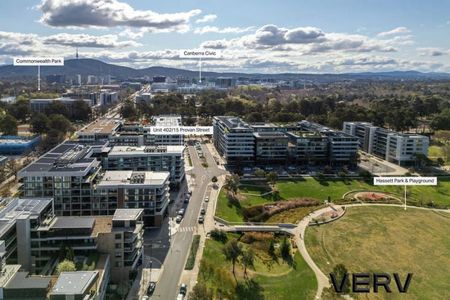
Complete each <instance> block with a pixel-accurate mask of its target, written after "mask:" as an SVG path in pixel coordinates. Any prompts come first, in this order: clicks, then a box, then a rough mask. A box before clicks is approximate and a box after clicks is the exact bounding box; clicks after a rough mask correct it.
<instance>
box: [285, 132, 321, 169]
mask: <svg viewBox="0 0 450 300" xmlns="http://www.w3.org/2000/svg"><path fill="white" fill-rule="evenodd" d="M286 134H287V136H288V137H289V156H290V157H291V159H292V161H294V162H297V163H300V164H315V163H317V164H323V163H326V162H328V138H327V137H326V136H325V135H322V134H320V133H317V132H310V131H292V132H287V133H286Z"/></svg>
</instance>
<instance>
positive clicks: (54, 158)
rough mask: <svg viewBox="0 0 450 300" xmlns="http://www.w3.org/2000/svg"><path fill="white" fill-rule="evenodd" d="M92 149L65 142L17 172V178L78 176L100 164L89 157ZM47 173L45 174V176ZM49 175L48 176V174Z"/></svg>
mask: <svg viewBox="0 0 450 300" xmlns="http://www.w3.org/2000/svg"><path fill="white" fill-rule="evenodd" d="M91 154H92V148H91V147H90V146H87V145H81V144H79V143H77V142H71V141H67V142H64V143H62V144H59V145H58V146H56V147H55V148H53V149H51V150H50V151H48V152H47V153H45V154H44V155H42V156H41V157H39V158H38V159H37V160H35V161H34V162H32V163H31V164H29V165H28V166H26V167H25V168H23V169H22V170H20V171H19V172H18V176H19V178H22V177H27V176H52V175H54V176H64V175H66V174H67V176H80V175H85V174H87V172H88V171H89V170H91V168H92V167H96V166H98V165H99V164H100V162H98V161H97V160H96V159H95V158H93V157H91ZM46 173H47V174H46ZM48 173H50V174H48Z"/></svg>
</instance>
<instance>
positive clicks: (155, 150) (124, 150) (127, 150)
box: [108, 145, 185, 157]
mask: <svg viewBox="0 0 450 300" xmlns="http://www.w3.org/2000/svg"><path fill="white" fill-rule="evenodd" d="M184 148H185V147H184V146H178V145H173V146H172V145H167V146H140V147H133V146H114V147H112V149H111V151H110V152H109V153H108V156H109V157H113V156H126V155H135V154H140V155H149V156H150V155H159V154H160V153H167V154H182V153H183V151H184Z"/></svg>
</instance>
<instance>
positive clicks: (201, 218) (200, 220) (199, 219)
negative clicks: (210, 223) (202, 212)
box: [198, 216, 205, 224]
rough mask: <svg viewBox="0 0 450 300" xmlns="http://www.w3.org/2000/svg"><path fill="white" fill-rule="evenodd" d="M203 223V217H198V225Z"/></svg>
mask: <svg viewBox="0 0 450 300" xmlns="http://www.w3.org/2000/svg"><path fill="white" fill-rule="evenodd" d="M204 221H205V217H203V216H200V217H198V223H199V224H203V222H204Z"/></svg>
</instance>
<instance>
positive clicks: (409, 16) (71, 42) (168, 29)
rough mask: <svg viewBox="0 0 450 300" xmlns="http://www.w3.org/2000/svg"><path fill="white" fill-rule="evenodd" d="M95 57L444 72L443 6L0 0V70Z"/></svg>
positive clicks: (235, 68) (253, 69) (446, 20)
mask: <svg viewBox="0 0 450 300" xmlns="http://www.w3.org/2000/svg"><path fill="white" fill-rule="evenodd" d="M76 48H78V51H79V56H80V58H95V59H100V60H102V61H105V62H108V63H115V64H120V65H124V66H130V67H134V68H146V67H150V66H168V67H177V68H185V69H192V70H194V69H197V68H198V65H199V61H198V59H189V58H183V57H181V56H180V53H181V52H183V51H184V50H199V49H201V50H204V51H206V50H208V51H216V52H217V53H219V54H220V56H219V57H218V58H215V59H204V60H203V61H202V68H203V70H207V71H217V72H226V71H232V72H247V73H260V72H261V73H280V72H291V73H347V72H365V71H373V72H376V71H393V70H417V71H423V72H450V1H448V0H442V1H441V0H428V1H423V0H420V1H418V0H396V1H392V0H376V1H375V0H364V1H361V0H320V1H311V0H310V1H303V0H276V1H273V0H240V1H236V0H208V1H206V0H203V1H199V0H34V1H33V0H1V1H0V64H10V63H11V62H12V58H13V57H17V56H58V57H61V56H62V57H64V58H65V59H71V58H74V56H75V53H76Z"/></svg>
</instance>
